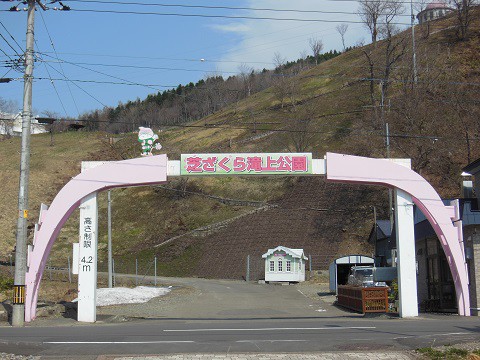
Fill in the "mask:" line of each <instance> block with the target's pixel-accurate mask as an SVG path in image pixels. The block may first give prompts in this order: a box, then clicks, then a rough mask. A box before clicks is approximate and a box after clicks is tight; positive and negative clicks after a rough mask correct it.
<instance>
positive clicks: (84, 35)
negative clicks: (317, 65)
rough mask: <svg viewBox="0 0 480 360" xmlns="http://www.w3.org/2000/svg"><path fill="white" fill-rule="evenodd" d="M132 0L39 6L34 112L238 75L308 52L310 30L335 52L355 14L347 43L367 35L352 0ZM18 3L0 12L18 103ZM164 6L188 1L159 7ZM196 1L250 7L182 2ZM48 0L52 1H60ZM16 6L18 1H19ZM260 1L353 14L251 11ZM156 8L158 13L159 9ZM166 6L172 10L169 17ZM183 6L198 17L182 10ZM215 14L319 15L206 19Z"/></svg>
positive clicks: (76, 111)
mask: <svg viewBox="0 0 480 360" xmlns="http://www.w3.org/2000/svg"><path fill="white" fill-rule="evenodd" d="M121 2H127V0H121ZM129 2H135V3H137V4H136V5H125V4H119V3H118V1H112V2H110V3H108V4H107V2H106V1H92V0H90V1H85V0H82V1H79V0H76V1H73V0H65V1H64V2H63V4H65V5H68V6H70V7H71V9H72V10H71V11H54V10H53V9H50V10H48V11H40V10H39V11H37V12H36V17H35V36H36V50H37V52H38V54H37V61H36V63H35V70H34V76H35V78H36V80H35V83H34V87H33V107H34V110H35V115H37V114H41V113H42V112H44V111H52V112H55V113H57V114H58V115H59V116H66V115H67V116H70V117H74V118H78V117H81V115H82V114H83V113H84V112H86V111H91V110H95V109H101V108H103V106H115V105H117V104H118V103H119V102H126V101H128V100H135V99H136V98H140V99H144V98H145V97H146V96H147V95H148V94H151V93H156V92H157V91H163V90H165V89H168V88H171V87H176V86H177V85H178V84H180V83H181V84H186V83H188V82H190V81H192V82H196V81H198V80H199V79H201V78H204V77H205V76H207V75H208V74H213V73H215V74H221V75H223V76H224V77H228V76H230V75H234V74H235V73H237V72H238V70H239V67H240V66H241V65H242V64H245V65H246V66H248V67H251V68H254V69H259V70H261V69H263V68H273V67H274V65H273V57H274V54H275V53H278V54H280V55H281V56H282V57H284V58H285V59H286V60H296V59H298V58H299V57H300V56H301V53H302V52H306V53H307V54H310V52H311V51H310V48H309V44H308V41H309V39H310V38H318V39H321V40H322V41H323V43H324V51H328V50H331V49H337V50H341V49H342V45H341V40H340V36H339V34H338V32H337V31H336V30H335V27H336V26H337V25H338V24H340V23H342V22H353V23H348V26H349V27H348V31H347V33H346V45H347V46H351V45H354V44H355V43H357V42H358V41H361V40H366V41H367V40H368V38H369V36H368V33H367V31H366V30H365V28H364V27H363V26H362V25H361V24H359V23H354V22H358V21H359V18H358V16H357V15H355V14H354V13H355V12H356V10H357V8H358V4H357V2H355V1H342V0H296V1H288V0H255V1H253V0H244V1H234V0H228V1H227V0H205V1H198V0H197V1H194V0H165V1H162V0H142V1H141V0H129ZM139 3H141V4H139ZM15 4H16V2H0V10H3V11H2V12H0V22H1V24H0V33H1V34H2V36H3V37H4V38H5V39H6V40H5V39H3V38H1V37H0V49H1V50H2V51H0V70H1V74H0V76H1V77H10V78H15V79H18V80H17V81H13V82H10V83H8V84H5V83H0V97H2V98H3V99H6V100H12V101H16V102H17V105H18V109H19V110H20V107H21V104H22V97H23V81H22V73H21V72H20V71H18V70H15V69H11V68H9V67H8V66H9V64H10V61H12V60H15V59H17V58H18V57H19V56H18V54H21V53H22V52H23V51H24V50H25V49H24V48H25V33H26V17H27V13H26V12H24V11H20V12H7V11H5V10H7V9H8V8H10V7H11V6H12V5H15ZM142 4H143V5H142ZM147 4H149V5H147ZM168 4H169V5H184V6H183V7H178V6H176V7H174V6H165V5H168ZM160 5H163V6H160ZM192 5H196V6H198V5H205V6H210V7H212V6H225V7H245V8H249V9H247V10H239V9H213V8H191V7H188V6H192ZM48 6H49V7H50V8H53V7H54V6H59V5H58V3H57V4H49V5H48ZM22 7H23V5H21V4H20V6H19V8H22ZM252 8H254V9H252ZM261 8H262V9H267V8H268V9H277V10H281V9H284V10H302V11H327V12H333V11H338V12H346V13H351V14H331V13H318V12H278V11H277V12H275V11H265V10H255V9H261ZM110 11H115V12H117V13H111V12H110ZM118 12H130V13H128V14H126V13H118ZM132 12H137V13H138V12H140V13H143V14H133V13H132ZM145 13H150V14H145ZM154 13H155V14H154ZM159 13H162V14H163V15H158V14H159ZM167 13H168V14H172V15H165V14H167ZM173 14H175V15H173ZM179 14H180V15H202V16H200V17H197V16H178V15H179ZM217 15H219V16H228V17H257V18H258V17H264V18H265V17H268V18H276V19H281V18H289V19H297V20H298V19H304V20H305V19H315V20H323V21H318V22H302V21H293V20H289V21H280V20H254V19H245V18H217V17H212V16H217ZM205 16H206V17H205ZM325 21H328V22H325ZM331 21H337V22H331ZM402 21H408V18H402ZM7 41H8V44H7ZM50 79H52V81H51V80H50ZM67 79H68V81H66V80H67Z"/></svg>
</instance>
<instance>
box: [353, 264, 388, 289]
mask: <svg viewBox="0 0 480 360" xmlns="http://www.w3.org/2000/svg"><path fill="white" fill-rule="evenodd" d="M374 272H375V267H374V266H352V268H351V270H350V275H349V276H348V285H353V286H362V287H373V286H386V285H387V284H386V283H385V282H384V281H374V279H373V275H374Z"/></svg>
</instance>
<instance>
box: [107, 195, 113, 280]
mask: <svg viewBox="0 0 480 360" xmlns="http://www.w3.org/2000/svg"><path fill="white" fill-rule="evenodd" d="M112 286H113V284H112V198H111V196H110V190H108V287H109V288H112Z"/></svg>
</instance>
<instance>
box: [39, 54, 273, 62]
mask: <svg viewBox="0 0 480 360" xmlns="http://www.w3.org/2000/svg"><path fill="white" fill-rule="evenodd" d="M44 54H50V52H48V51H46V52H44ZM58 54H60V55H74V56H98V57H113V58H126V59H146V60H172V61H188V62H207V63H233V64H263V65H265V64H268V65H275V64H274V63H273V62H263V61H233V60H217V59H192V58H168V57H151V56H132V55H112V54H91V53H71V52H67V53H66V52H59V53H58Z"/></svg>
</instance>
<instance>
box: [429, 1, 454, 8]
mask: <svg viewBox="0 0 480 360" xmlns="http://www.w3.org/2000/svg"><path fill="white" fill-rule="evenodd" d="M433 9H450V8H449V7H448V5H447V4H445V3H443V2H440V1H438V2H437V1H433V2H431V3H430V4H428V5H427V6H426V7H425V10H433Z"/></svg>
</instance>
